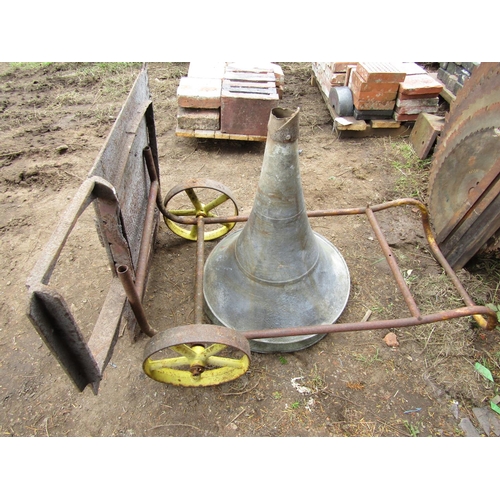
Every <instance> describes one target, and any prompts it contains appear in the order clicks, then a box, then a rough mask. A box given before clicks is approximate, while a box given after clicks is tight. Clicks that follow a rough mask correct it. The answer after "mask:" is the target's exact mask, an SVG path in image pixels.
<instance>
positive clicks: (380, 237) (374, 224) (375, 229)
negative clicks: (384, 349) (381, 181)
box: [366, 207, 421, 318]
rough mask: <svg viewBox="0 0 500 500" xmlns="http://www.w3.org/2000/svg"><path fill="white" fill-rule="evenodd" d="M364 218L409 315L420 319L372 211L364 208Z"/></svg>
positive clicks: (415, 304) (418, 311)
mask: <svg viewBox="0 0 500 500" xmlns="http://www.w3.org/2000/svg"><path fill="white" fill-rule="evenodd" d="M366 216H367V217H368V220H369V221H370V224H371V226H372V229H373V232H374V233H375V236H376V237H377V240H378V242H379V243H380V247H381V248H382V252H383V253H384V256H385V259H386V261H387V263H388V264H389V267H390V268H391V271H392V274H393V276H394V279H395V281H396V284H397V285H398V288H399V290H400V292H401V293H402V295H403V298H404V300H405V302H406V305H407V306H408V309H410V312H411V315H412V316H414V317H415V318H420V316H421V314H420V310H419V309H418V306H417V303H416V302H415V300H414V298H413V295H412V293H411V291H410V289H409V288H408V285H407V284H406V282H405V280H404V278H403V276H402V274H401V271H400V269H399V266H398V263H397V262H396V257H395V256H394V253H393V252H392V251H391V249H390V247H389V244H388V243H387V240H386V239H385V236H384V234H383V233H382V230H381V229H380V226H379V224H378V221H377V219H376V217H375V215H374V214H373V211H372V210H371V209H370V208H369V207H367V208H366Z"/></svg>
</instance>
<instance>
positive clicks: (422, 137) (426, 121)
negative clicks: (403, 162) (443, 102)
mask: <svg viewBox="0 0 500 500" xmlns="http://www.w3.org/2000/svg"><path fill="white" fill-rule="evenodd" d="M443 126H444V118H443V117H441V116H436V115H431V114H428V113H421V114H420V115H419V116H418V118H417V121H416V122H415V126H414V127H413V130H412V132H411V134H410V142H411V144H412V146H413V149H414V151H415V153H416V154H417V156H418V157H419V158H420V159H421V160H423V159H425V158H427V156H428V154H429V152H430V150H431V148H432V146H433V145H434V143H435V142H436V139H437V136H438V135H439V133H440V132H441V130H442V129H443Z"/></svg>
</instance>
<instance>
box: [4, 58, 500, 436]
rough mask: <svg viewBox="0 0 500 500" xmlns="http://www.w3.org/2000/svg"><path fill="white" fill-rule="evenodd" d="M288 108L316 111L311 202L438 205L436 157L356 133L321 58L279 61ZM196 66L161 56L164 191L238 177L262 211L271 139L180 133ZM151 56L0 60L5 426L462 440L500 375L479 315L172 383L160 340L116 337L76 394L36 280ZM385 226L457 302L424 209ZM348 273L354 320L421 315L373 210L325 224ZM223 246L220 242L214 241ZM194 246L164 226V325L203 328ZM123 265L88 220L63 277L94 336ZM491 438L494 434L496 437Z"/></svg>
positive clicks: (44, 430) (304, 159)
mask: <svg viewBox="0 0 500 500" xmlns="http://www.w3.org/2000/svg"><path fill="white" fill-rule="evenodd" d="M281 65H282V68H283V70H284V74H285V91H284V96H283V100H282V106H284V107H288V108H292V109H295V108H296V107H300V108H301V115H300V124H301V130H300V133H301V135H300V138H299V145H300V149H301V150H302V153H301V175H302V181H303V189H304V196H305V198H306V203H307V207H308V209H328V208H348V207H359V206H365V205H366V204H374V203H379V202H383V201H388V200H392V199H396V198H399V197H407V196H413V197H417V198H419V199H421V200H423V201H424V202H425V201H426V189H427V184H426V181H427V177H428V168H429V166H428V164H425V163H424V164H423V163H422V162H417V161H416V160H415V158H412V157H411V155H410V154H409V152H410V149H411V148H409V146H408V142H407V139H405V138H404V137H403V138H396V137H376V138H343V137H340V138H339V137H337V135H336V133H335V132H333V131H332V119H331V117H330V115H329V113H328V110H327V109H326V107H325V105H324V102H323V100H322V98H321V95H320V93H319V90H318V88H317V87H316V86H314V85H311V73H310V64H309V63H281ZM187 68H188V64H187V63H163V64H160V63H155V64H150V65H149V66H148V73H149V79H150V88H151V92H152V96H153V102H154V110H155V120H156V129H157V136H158V149H159V153H160V167H161V183H162V192H163V194H165V193H166V192H167V191H168V190H169V189H170V188H171V187H173V186H174V185H177V184H179V183H181V182H184V181H186V180H188V179H190V178H192V177H198V178H210V179H214V180H217V181H219V182H222V183H224V184H225V185H226V186H228V187H229V188H230V189H231V190H232V192H233V193H234V194H235V196H236V199H237V201H238V203H239V206H240V211H241V213H249V211H250V209H251V207H252V203H253V198H254V195H255V190H256V186H257V182H258V179H259V174H260V167H261V165H262V160H263V154H264V144H263V143H253V142H235V141H211V140H200V139H190V138H180V137H177V136H176V135H175V128H176V112H177V102H176V89H177V85H178V82H179V79H180V77H181V76H183V75H185V74H186V73H187ZM139 70H140V65H139V64H135V65H125V64H122V65H118V64H115V65H111V64H108V65H98V64H69V63H66V64H56V63H52V64H33V65H28V64H24V65H19V66H14V65H10V64H7V63H1V64H0V117H1V121H0V231H1V234H2V238H1V242H0V245H1V250H0V267H1V269H2V270H3V272H2V273H1V276H0V294H1V295H0V312H1V313H0V352H1V358H0V359H1V361H0V408H1V411H0V435H2V436H5V437H7V436H208V437H215V436H289V437H296V436H311V437H312V436H322V437H329V436H462V435H463V430H462V429H461V428H460V426H459V423H460V420H461V418H464V417H467V418H470V419H471V421H472V422H473V423H476V421H475V417H474V414H473V412H472V409H473V408H474V407H485V406H487V404H488V401H489V399H490V398H491V397H492V396H493V395H494V391H495V387H494V386H493V385H492V384H491V383H490V382H488V381H487V380H485V379H484V378H482V377H481V376H480V375H479V374H478V373H477V372H475V370H474V363H475V362H476V361H480V362H481V363H483V364H484V365H487V366H489V368H490V369H491V371H492V373H493V375H494V377H496V380H498V379H499V378H500V358H499V356H500V336H499V333H498V332H492V333H488V332H486V333H485V332H483V331H482V330H479V329H478V328H475V326H474V323H473V322H472V321H471V320H469V319H464V320H457V321H454V322H446V323H440V324H434V325H430V326H427V327H418V328H413V329H412V328H408V329H401V330H397V331H394V333H395V334H396V335H397V338H398V341H399V346H398V347H388V345H387V344H386V343H385V342H384V337H385V335H386V334H387V333H389V332H387V331H367V332H364V333H347V334H338V335H335V336H334V335H329V336H327V337H326V338H324V339H323V340H322V341H321V342H319V343H318V344H316V345H314V346H313V347H310V348H308V349H306V350H303V351H299V352H295V353H290V354H281V355H279V354H254V355H253V356H252V364H251V367H250V370H249V371H248V372H247V373H246V374H245V375H244V376H242V377H241V378H239V379H237V380H236V381H234V382H231V383H227V384H223V385H220V386H216V387H209V388H180V387H173V386H169V385H164V384H160V383H158V382H155V381H153V380H151V379H149V378H148V377H147V376H146V375H145V374H144V373H143V371H142V368H141V363H142V353H143V348H144V346H145V344H146V341H147V339H146V338H145V337H140V338H139V339H138V340H137V341H136V342H132V340H131V339H130V338H128V336H126V335H124V336H122V337H121V338H119V340H118V342H117V345H116V347H115V351H114V354H113V357H112V359H111V362H110V364H109V365H108V367H107V369H106V371H105V374H104V379H103V381H102V383H101V385H100V390H99V394H98V395H97V396H96V395H94V394H93V393H92V391H91V390H90V388H87V389H86V390H85V391H84V392H83V393H80V392H78V390H76V389H75V387H74V386H73V384H72V383H71V382H70V380H69V379H68V378H67V377H66V375H65V373H64V372H63V370H62V369H61V368H60V366H59V365H58V363H57V361H56V360H55V358H54V357H53V356H52V354H51V353H50V352H49V350H48V349H47V347H46V346H45V344H44V343H43V341H42V340H41V339H40V337H39V336H38V334H37V333H36V331H35V330H34V328H33V327H32V325H31V324H30V322H29V320H28V318H27V317H26V314H25V311H26V300H27V295H26V289H25V282H26V278H27V276H28V275H29V273H30V271H31V269H32V268H33V266H34V264H35V262H36V261H37V259H38V258H39V256H40V253H41V252H42V250H43V247H44V245H45V243H46V242H47V240H48V239H49V237H50V235H51V233H52V231H53V230H54V227H55V226H56V225H57V223H58V220H59V217H60V215H61V214H62V212H63V211H64V209H65V208H66V206H67V204H68V202H69V200H71V198H72V196H73V195H74V193H75V192H76V190H77V189H78V187H79V186H80V184H81V182H82V181H83V180H84V179H85V177H86V175H87V173H88V172H89V170H90V169H91V167H92V165H93V162H94V160H95V158H96V157H97V155H98V153H99V150H100V148H101V147H102V145H103V144H104V141H105V139H106V137H107V134H108V133H109V131H110V129H111V126H112V124H113V122H114V120H115V119H116V117H117V115H118V113H119V110H120V108H121V106H122V104H123V103H124V101H125V99H126V97H127V94H128V92H129V90H130V88H131V86H132V84H133V82H134V80H135V78H136V76H137V74H138V71H139ZM380 221H381V223H382V226H383V227H382V228H383V230H384V231H385V233H386V236H387V238H388V240H389V243H390V244H391V247H392V248H393V250H394V252H395V253H396V256H397V258H398V259H399V262H400V266H401V269H402V270H403V271H404V274H405V277H406V279H407V281H408V283H410V287H411V290H412V291H413V293H414V294H415V297H416V298H417V300H418V301H419V303H420V305H421V309H422V310H423V312H434V311H437V310H440V309H448V308H452V307H458V306H459V305H460V301H459V300H458V299H457V294H456V293H455V292H454V291H453V288H452V286H451V285H450V284H449V283H448V281H447V279H446V278H445V277H444V276H443V272H442V270H441V269H440V267H439V266H438V265H437V264H436V263H435V261H434V259H433V257H432V256H431V254H430V253H429V251H428V249H427V247H426V244H425V239H424V237H423V231H422V226H421V223H420V217H419V215H418V213H415V212H414V211H412V210H411V209H410V208H404V209H396V211H395V212H393V211H391V212H390V213H384V214H381V215H380ZM311 224H312V226H313V228H314V229H315V230H316V231H317V232H319V233H320V234H322V235H323V236H325V237H327V238H329V239H330V240H331V241H332V242H333V243H334V244H335V246H337V248H338V249H339V250H340V252H341V253H342V255H343V256H344V259H345V260H346V263H347V265H348V268H349V272H350V275H351V290H350V299H349V302H348V305H347V308H346V309H345V311H344V313H343V314H342V316H341V318H340V320H339V321H341V322H356V321H361V320H362V318H363V317H364V316H365V314H366V313H367V311H371V317H370V319H384V318H389V317H406V316H407V315H408V312H407V309H406V306H405V304H404V301H403V300H402V298H401V296H400V294H399V292H398V291H397V288H396V285H395V282H394V280H393V278H392V276H391V274H390V271H389V267H388V265H387V264H386V263H385V260H384V259H383V255H382V253H381V252H380V250H379V248H378V243H377V242H376V240H375V239H374V238H373V234H372V231H371V229H370V227H369V224H368V223H367V221H366V220H365V219H361V218H357V216H349V217H343V218H337V219H335V220H331V219H314V220H312V221H311ZM215 244H216V243H211V244H208V245H207V247H208V248H207V251H209V250H210V249H211V248H213V246H214V245H215ZM194 257H195V245H194V244H193V242H189V241H186V240H182V239H181V238H179V237H178V236H176V235H174V234H173V233H171V232H170V231H169V229H168V228H167V227H166V225H165V224H164V223H163V221H161V222H160V228H159V233H158V238H157V242H156V250H155V256H154V260H153V263H152V267H151V271H150V277H149V283H148V288H147V292H146V298H145V301H144V304H145V307H146V312H147V314H148V317H149V319H150V322H151V324H152V325H153V326H155V328H157V329H158V330H165V329H168V328H172V327H174V326H177V325H183V324H187V323H190V322H192V321H193V290H194ZM459 276H460V278H461V280H462V282H463V283H464V284H465V286H466V288H467V289H468V291H469V293H470V294H471V295H472V297H473V299H474V300H475V301H476V302H477V303H478V304H486V303H495V304H498V303H499V297H498V283H499V277H500V266H498V262H497V260H495V259H494V258H492V257H491V256H487V257H483V258H482V259H478V260H477V261H476V262H475V263H474V265H473V266H472V265H471V266H469V268H468V269H464V270H462V271H460V272H459ZM109 278H110V271H109V269H108V264H107V261H106V259H105V255H104V250H103V249H102V247H101V245H100V243H99V241H98V238H97V235H96V232H95V227H94V225H93V223H92V220H91V217H89V218H88V219H86V218H85V217H83V218H82V220H81V221H80V222H79V223H78V225H77V227H76V228H75V231H74V234H72V236H71V238H70V240H69V241H68V245H67V248H65V251H64V252H63V254H62V256H61V259H60V265H59V270H56V273H55V276H54V279H55V280H60V282H61V283H65V285H64V286H65V291H66V292H67V294H68V297H69V298H68V301H69V303H70V304H71V307H72V310H73V312H74V314H75V316H76V318H77V319H78V320H79V321H80V323H81V325H82V328H83V330H84V331H91V327H92V325H93V322H94V321H95V319H96V311H98V310H99V309H100V305H101V304H102V301H103V299H104V296H105V293H106V291H107V286H108V283H109ZM483 435H484V433H483Z"/></svg>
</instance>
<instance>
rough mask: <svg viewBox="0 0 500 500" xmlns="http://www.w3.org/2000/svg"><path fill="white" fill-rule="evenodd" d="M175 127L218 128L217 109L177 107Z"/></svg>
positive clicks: (218, 112)
mask: <svg viewBox="0 0 500 500" xmlns="http://www.w3.org/2000/svg"><path fill="white" fill-rule="evenodd" d="M177 127H178V128H180V129H184V130H219V128H220V110H219V109H195V108H177Z"/></svg>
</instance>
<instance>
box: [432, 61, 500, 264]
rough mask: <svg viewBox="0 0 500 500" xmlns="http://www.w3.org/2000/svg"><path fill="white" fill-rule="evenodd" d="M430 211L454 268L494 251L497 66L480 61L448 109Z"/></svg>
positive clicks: (497, 224) (499, 164) (499, 206)
mask: <svg viewBox="0 0 500 500" xmlns="http://www.w3.org/2000/svg"><path fill="white" fill-rule="evenodd" d="M429 211H430V215H431V219H432V224H433V227H434V232H435V234H436V241H437V243H438V244H439V246H440V248H441V251H442V252H443V254H444V255H445V257H446V259H447V260H448V262H449V263H450V264H451V266H452V267H453V268H454V269H459V268H461V267H463V266H465V265H466V264H467V262H469V261H470V259H471V258H472V257H474V256H475V255H476V254H478V253H483V252H486V251H491V250H494V249H497V248H498V245H499V244H498V237H499V229H500V63H481V64H480V65H479V66H477V67H476V68H475V69H474V70H473V72H472V75H471V77H470V78H468V79H467V80H466V81H465V83H464V86H463V89H462V90H460V91H459V92H458V93H457V96H456V99H455V100H454V101H453V102H452V103H451V105H450V111H449V113H448V115H447V116H446V120H445V124H444V126H443V130H442V133H441V135H440V138H439V140H438V143H437V145H436V148H435V151H434V157H433V160H432V168H431V174H430V178H429Z"/></svg>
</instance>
